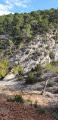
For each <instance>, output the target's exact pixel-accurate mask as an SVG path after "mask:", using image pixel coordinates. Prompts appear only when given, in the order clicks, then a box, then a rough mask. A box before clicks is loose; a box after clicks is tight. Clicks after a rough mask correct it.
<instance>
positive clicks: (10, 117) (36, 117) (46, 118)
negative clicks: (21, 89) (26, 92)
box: [0, 94, 55, 120]
mask: <svg viewBox="0 0 58 120" xmlns="http://www.w3.org/2000/svg"><path fill="white" fill-rule="evenodd" d="M7 98H8V97H7V96H5V95H2V94H0V120H55V119H54V118H53V117H52V116H51V115H50V113H48V112H46V113H45V114H42V113H41V114H40V113H38V112H37V111H36V109H34V108H32V107H27V106H24V104H20V103H16V102H7V101H6V100H7Z"/></svg>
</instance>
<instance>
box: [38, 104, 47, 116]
mask: <svg viewBox="0 0 58 120" xmlns="http://www.w3.org/2000/svg"><path fill="white" fill-rule="evenodd" d="M37 112H39V113H42V114H45V112H46V110H45V108H43V107H41V106H39V107H38V108H37Z"/></svg>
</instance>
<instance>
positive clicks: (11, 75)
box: [4, 73, 15, 80]
mask: <svg viewBox="0 0 58 120" xmlns="http://www.w3.org/2000/svg"><path fill="white" fill-rule="evenodd" d="M14 78H15V75H14V74H12V73H11V74H8V75H6V76H5V78H4V80H11V79H14Z"/></svg>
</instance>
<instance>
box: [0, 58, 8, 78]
mask: <svg viewBox="0 0 58 120" xmlns="http://www.w3.org/2000/svg"><path fill="white" fill-rule="evenodd" d="M8 67H9V62H8V60H7V59H4V60H2V61H0V79H2V78H4V76H5V75H6V73H7V71H8Z"/></svg>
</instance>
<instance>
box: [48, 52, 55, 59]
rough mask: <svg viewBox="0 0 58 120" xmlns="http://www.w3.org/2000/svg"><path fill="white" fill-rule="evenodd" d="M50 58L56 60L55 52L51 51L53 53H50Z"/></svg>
mask: <svg viewBox="0 0 58 120" xmlns="http://www.w3.org/2000/svg"><path fill="white" fill-rule="evenodd" d="M49 56H50V58H51V59H54V53H53V51H51V52H50V53H49Z"/></svg>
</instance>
